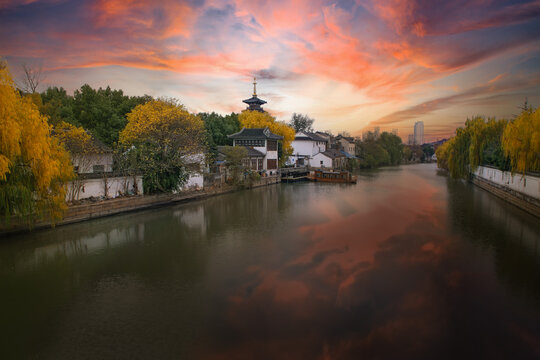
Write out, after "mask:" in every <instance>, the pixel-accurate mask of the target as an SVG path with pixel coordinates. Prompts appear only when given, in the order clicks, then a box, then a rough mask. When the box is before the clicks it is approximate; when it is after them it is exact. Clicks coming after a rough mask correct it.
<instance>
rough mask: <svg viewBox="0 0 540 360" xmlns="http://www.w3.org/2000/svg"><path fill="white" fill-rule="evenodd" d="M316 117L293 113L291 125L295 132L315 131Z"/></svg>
mask: <svg viewBox="0 0 540 360" xmlns="http://www.w3.org/2000/svg"><path fill="white" fill-rule="evenodd" d="M314 122H315V120H314V119H312V118H310V117H309V116H307V115H304V114H297V113H293V114H292V118H291V121H290V122H289V126H290V127H292V128H293V129H294V131H295V132H299V131H313V123H314Z"/></svg>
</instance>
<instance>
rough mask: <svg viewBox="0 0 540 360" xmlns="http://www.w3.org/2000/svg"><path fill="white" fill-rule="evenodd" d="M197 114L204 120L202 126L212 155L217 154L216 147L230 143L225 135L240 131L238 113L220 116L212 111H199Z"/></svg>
mask: <svg viewBox="0 0 540 360" xmlns="http://www.w3.org/2000/svg"><path fill="white" fill-rule="evenodd" d="M198 116H199V117H200V118H201V119H202V120H203V121H204V127H205V129H206V132H207V142H208V148H209V150H210V152H211V153H212V155H213V156H214V157H215V156H216V155H217V147H218V146H225V145H232V140H231V139H229V138H228V137H227V135H230V134H234V133H237V132H238V131H240V121H239V120H238V114H235V113H231V114H229V115H226V116H222V115H219V114H216V113H215V112H212V113H210V114H209V113H199V114H198Z"/></svg>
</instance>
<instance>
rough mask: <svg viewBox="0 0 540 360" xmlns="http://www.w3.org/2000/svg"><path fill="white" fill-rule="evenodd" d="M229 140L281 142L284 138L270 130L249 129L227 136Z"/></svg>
mask: <svg viewBox="0 0 540 360" xmlns="http://www.w3.org/2000/svg"><path fill="white" fill-rule="evenodd" d="M227 137H228V138H229V139H238V140H240V139H253V140H265V139H271V140H281V139H283V136H280V135H276V134H272V132H270V130H269V129H268V128H263V129H261V128H259V129H247V128H242V130H240V131H239V132H237V133H236V134H231V135H227Z"/></svg>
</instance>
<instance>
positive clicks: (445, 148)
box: [435, 139, 452, 170]
mask: <svg viewBox="0 0 540 360" xmlns="http://www.w3.org/2000/svg"><path fill="white" fill-rule="evenodd" d="M451 140H452V139H450V140H449V141H447V142H445V143H444V144H442V145H440V146H439V147H438V148H437V150H435V155H436V156H437V167H438V168H439V169H445V170H448V155H449V154H448V152H449V149H450V144H451Z"/></svg>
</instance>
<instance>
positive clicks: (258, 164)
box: [257, 159, 263, 170]
mask: <svg viewBox="0 0 540 360" xmlns="http://www.w3.org/2000/svg"><path fill="white" fill-rule="evenodd" d="M262 169H263V159H258V160H257V170H262Z"/></svg>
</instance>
